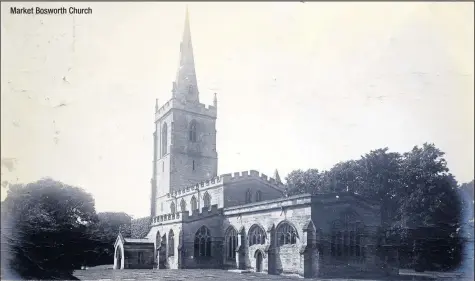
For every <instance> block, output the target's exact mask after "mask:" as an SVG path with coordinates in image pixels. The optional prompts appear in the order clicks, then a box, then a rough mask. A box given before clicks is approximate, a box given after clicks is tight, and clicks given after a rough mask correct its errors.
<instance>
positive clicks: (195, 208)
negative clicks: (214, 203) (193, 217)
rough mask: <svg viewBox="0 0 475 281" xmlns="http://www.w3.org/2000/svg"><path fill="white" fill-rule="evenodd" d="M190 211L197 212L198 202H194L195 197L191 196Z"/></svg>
mask: <svg viewBox="0 0 475 281" xmlns="http://www.w3.org/2000/svg"><path fill="white" fill-rule="evenodd" d="M190 205H191V210H192V211H196V210H198V202H197V201H196V197H195V196H194V195H193V197H191V203H190Z"/></svg>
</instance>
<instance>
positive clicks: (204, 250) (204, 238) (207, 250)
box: [194, 226, 211, 257]
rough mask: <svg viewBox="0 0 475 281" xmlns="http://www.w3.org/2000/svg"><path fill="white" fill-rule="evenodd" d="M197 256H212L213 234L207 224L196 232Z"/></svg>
mask: <svg viewBox="0 0 475 281" xmlns="http://www.w3.org/2000/svg"><path fill="white" fill-rule="evenodd" d="M194 248H195V251H194V256H195V257H211V235H210V231H209V229H208V228H207V227H206V226H202V227H200V229H198V231H197V232H196V234H195V243H194Z"/></svg>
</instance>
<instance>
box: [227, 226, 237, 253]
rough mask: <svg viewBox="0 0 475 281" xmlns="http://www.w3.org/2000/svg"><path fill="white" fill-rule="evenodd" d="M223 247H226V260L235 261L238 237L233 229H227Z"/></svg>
mask: <svg viewBox="0 0 475 281" xmlns="http://www.w3.org/2000/svg"><path fill="white" fill-rule="evenodd" d="M225 243H226V244H225V245H226V259H228V260H235V259H236V249H237V246H238V235H237V231H236V229H235V228H234V227H232V226H230V227H228V230H226V234H225Z"/></svg>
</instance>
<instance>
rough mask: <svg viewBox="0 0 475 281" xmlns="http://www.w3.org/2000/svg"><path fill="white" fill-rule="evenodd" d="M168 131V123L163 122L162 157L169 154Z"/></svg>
mask: <svg viewBox="0 0 475 281" xmlns="http://www.w3.org/2000/svg"><path fill="white" fill-rule="evenodd" d="M167 131H168V127H167V123H165V124H163V127H162V157H163V156H165V155H166V154H167V148H168V146H167V140H168V136H167Z"/></svg>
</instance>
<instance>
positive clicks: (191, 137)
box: [188, 120, 197, 142]
mask: <svg viewBox="0 0 475 281" xmlns="http://www.w3.org/2000/svg"><path fill="white" fill-rule="evenodd" d="M188 138H189V140H190V141H191V142H196V139H197V138H196V121H195V120H192V121H191V122H190V128H189V135H188Z"/></svg>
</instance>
